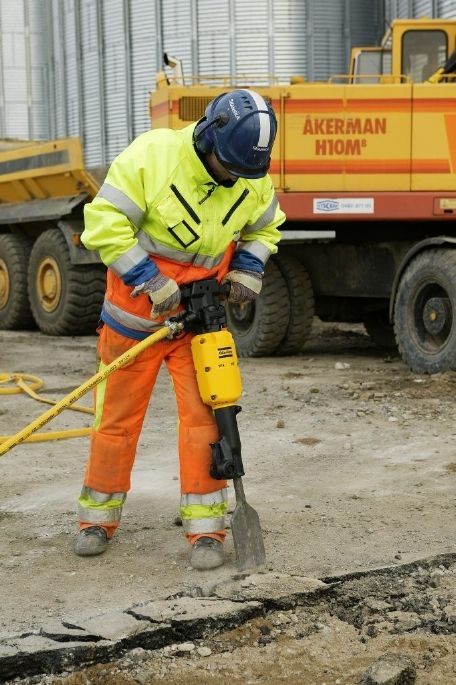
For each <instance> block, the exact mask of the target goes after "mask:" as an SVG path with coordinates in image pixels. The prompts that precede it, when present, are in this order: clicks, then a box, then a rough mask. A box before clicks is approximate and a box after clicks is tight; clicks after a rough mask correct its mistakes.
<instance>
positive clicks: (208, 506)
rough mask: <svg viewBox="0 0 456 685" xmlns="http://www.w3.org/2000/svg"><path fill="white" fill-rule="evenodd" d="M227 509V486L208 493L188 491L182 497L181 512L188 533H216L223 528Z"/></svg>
mask: <svg viewBox="0 0 456 685" xmlns="http://www.w3.org/2000/svg"><path fill="white" fill-rule="evenodd" d="M227 510H228V493H227V490H226V488H222V490H216V491H215V492H209V493H207V494H206V495H197V494H192V493H187V494H186V495H182V497H181V507H180V513H181V517H182V523H183V526H184V530H185V532H186V533H190V534H197V533H215V532H216V531H218V530H223V529H224V528H225V514H226V512H227Z"/></svg>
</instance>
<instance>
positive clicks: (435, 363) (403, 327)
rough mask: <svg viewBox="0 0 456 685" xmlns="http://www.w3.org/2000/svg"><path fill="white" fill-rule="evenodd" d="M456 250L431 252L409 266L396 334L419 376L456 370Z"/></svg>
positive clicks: (396, 316) (399, 300)
mask: <svg viewBox="0 0 456 685" xmlns="http://www.w3.org/2000/svg"><path fill="white" fill-rule="evenodd" d="M455 312H456V250H451V249H446V250H442V249H439V250H427V251H426V252H423V253H421V254H419V255H418V256H417V257H415V259H413V260H412V261H411V262H410V264H409V265H408V266H407V268H406V270H405V272H404V274H403V276H402V278H401V280H400V283H399V288H398V291H397V296H396V301H395V307H394V331H395V334H396V340H397V343H398V346H399V351H400V353H401V355H402V358H403V359H404V361H405V363H406V364H407V365H408V366H409V367H410V369H411V370H412V371H414V372H415V373H440V372H442V371H447V370H448V369H456V316H455Z"/></svg>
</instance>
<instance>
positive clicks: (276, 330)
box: [226, 260, 290, 357]
mask: <svg viewBox="0 0 456 685" xmlns="http://www.w3.org/2000/svg"><path fill="white" fill-rule="evenodd" d="M226 314H227V320H228V328H229V330H230V331H231V333H232V334H233V337H234V340H235V343H236V349H237V353H238V355H239V356H240V357H266V356H269V355H272V354H274V352H275V351H276V349H277V347H278V345H279V344H280V342H281V340H282V338H283V336H284V333H285V331H286V330H287V327H288V320H289V316H290V302H289V299H288V289H287V286H286V283H285V280H284V278H283V277H282V274H281V273H280V271H279V269H278V267H277V266H276V265H275V264H274V263H273V262H272V261H271V260H269V261H268V263H267V264H266V268H265V273H264V278H263V287H262V289H261V293H260V294H259V295H258V297H257V298H256V300H255V302H251V303H248V304H231V303H227V306H226Z"/></svg>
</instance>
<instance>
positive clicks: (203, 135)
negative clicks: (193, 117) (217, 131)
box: [193, 117, 214, 155]
mask: <svg viewBox="0 0 456 685" xmlns="http://www.w3.org/2000/svg"><path fill="white" fill-rule="evenodd" d="M193 143H194V145H195V147H196V149H197V150H198V152H199V153H200V154H202V155H210V153H211V152H212V150H213V149H214V136H213V134H212V126H211V124H207V118H206V117H203V118H202V119H200V120H199V121H198V122H197V124H196V126H195V130H194V132H193Z"/></svg>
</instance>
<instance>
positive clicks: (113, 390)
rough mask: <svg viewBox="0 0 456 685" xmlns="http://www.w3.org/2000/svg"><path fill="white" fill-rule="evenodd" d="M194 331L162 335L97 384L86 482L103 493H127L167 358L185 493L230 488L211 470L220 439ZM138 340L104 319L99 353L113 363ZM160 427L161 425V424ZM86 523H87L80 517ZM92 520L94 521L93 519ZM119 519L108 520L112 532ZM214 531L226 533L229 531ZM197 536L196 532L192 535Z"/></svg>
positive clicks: (104, 362) (222, 534) (205, 492)
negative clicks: (197, 361) (195, 353)
mask: <svg viewBox="0 0 456 685" xmlns="http://www.w3.org/2000/svg"><path fill="white" fill-rule="evenodd" d="M191 339H192V335H191V334H185V335H184V336H182V337H181V338H179V339H177V340H162V341H160V342H158V343H156V344H155V345H152V346H151V347H149V348H148V349H146V350H145V351H144V352H142V353H141V354H140V355H139V356H138V357H136V359H134V360H132V361H131V362H130V363H128V364H127V365H125V366H124V367H123V368H121V369H118V370H117V371H115V372H114V373H112V374H111V375H109V376H108V377H107V379H106V380H105V381H103V382H102V383H101V384H100V385H98V386H97V388H96V389H95V407H96V413H95V420H94V428H93V430H92V437H91V449H90V454H89V459H88V463H87V467H86V471H85V476H84V486H85V487H87V488H90V489H92V490H95V491H98V492H100V493H126V492H128V491H129V489H130V475H131V470H132V467H133V463H134V459H135V453H136V446H137V442H138V439H139V435H140V433H141V429H142V425H143V421H144V417H145V414H146V410H147V407H148V404H149V400H150V395H151V392H152V390H153V387H154V384H155V381H156V378H157V374H158V372H159V369H160V366H161V364H162V362H165V363H166V366H167V368H168V371H169V373H170V374H171V377H172V380H173V385H174V391H175V395H176V400H177V409H178V415H179V441H178V444H179V463H180V485H181V494H187V493H193V494H201V495H204V494H207V493H213V492H215V491H218V490H222V489H223V488H226V485H227V483H226V481H224V480H215V479H213V478H212V477H211V476H210V475H209V468H210V464H211V448H210V443H211V442H214V441H216V440H217V439H218V429H217V425H216V422H215V419H214V415H213V412H212V409H210V407H208V406H207V405H205V404H204V403H203V402H202V400H201V397H200V394H199V390H198V386H197V382H196V374H195V368H194V365H193V359H192V353H191V347H190V342H191ZM135 344H136V341H135V340H132V339H131V338H127V337H124V336H122V335H120V334H119V333H117V332H116V331H114V330H112V329H111V328H109V327H108V326H106V325H104V326H103V327H102V329H101V331H100V338H99V341H98V354H99V357H100V359H101V362H102V363H103V364H109V363H110V362H112V361H113V360H114V359H116V358H117V357H118V356H119V355H121V354H122V353H123V352H125V351H126V350H127V349H130V348H131V347H133V346H134V345H135ZM156 429H157V430H158V431H159V430H160V426H159V425H157V427H156ZM81 525H82V527H86V525H87V523H86V522H84V521H81ZM91 525H93V524H91ZM117 525H118V524H111V525H110V526H107V528H108V533H109V535H110V536H111V534H112V532H113V531H114V529H115V528H116V527H117ZM217 533H218V535H214V537H217V538H219V539H220V538H222V539H223V536H224V531H217ZM188 537H189V538H192V537H193V536H188Z"/></svg>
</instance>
